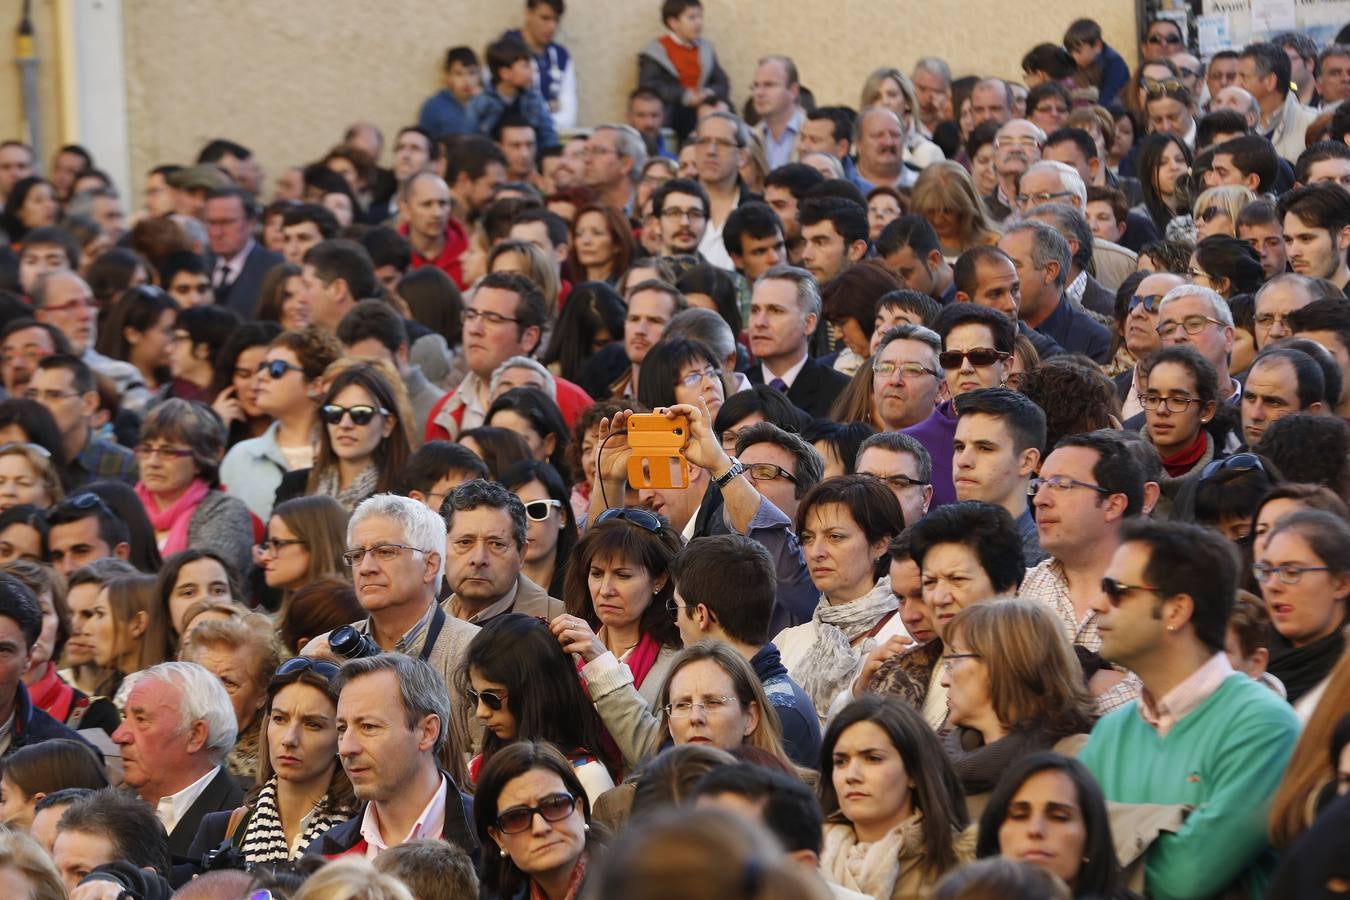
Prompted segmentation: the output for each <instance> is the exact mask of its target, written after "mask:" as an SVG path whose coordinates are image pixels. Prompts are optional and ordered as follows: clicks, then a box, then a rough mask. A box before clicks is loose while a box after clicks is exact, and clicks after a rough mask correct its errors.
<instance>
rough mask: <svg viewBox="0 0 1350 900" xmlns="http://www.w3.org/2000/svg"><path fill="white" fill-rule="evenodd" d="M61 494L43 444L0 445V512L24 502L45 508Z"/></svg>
mask: <svg viewBox="0 0 1350 900" xmlns="http://www.w3.org/2000/svg"><path fill="white" fill-rule="evenodd" d="M65 496H66V493H65V491H64V490H62V488H61V477H60V476H59V475H58V474H57V473H56V466H55V465H53V464H52V455H51V453H50V452H49V451H48V450H47V448H45V447H41V446H39V445H37V444H31V443H28V444H19V443H11V444H3V445H0V512H3V511H4V510H7V509H9V508H10V507H13V506H18V505H20V504H24V503H26V504H28V505H29V506H36V507H37V508H38V509H47V508H48V507H50V506H52V505H54V504H56V503H59V502H61V500H63V499H64V498H65Z"/></svg>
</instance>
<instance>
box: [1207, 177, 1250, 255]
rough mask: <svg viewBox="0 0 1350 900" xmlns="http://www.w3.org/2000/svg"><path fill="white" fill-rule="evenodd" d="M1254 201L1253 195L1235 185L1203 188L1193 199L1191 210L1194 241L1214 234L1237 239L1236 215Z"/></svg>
mask: <svg viewBox="0 0 1350 900" xmlns="http://www.w3.org/2000/svg"><path fill="white" fill-rule="evenodd" d="M1255 200H1256V195H1255V194H1253V193H1252V192H1251V191H1249V190H1247V189H1246V188H1245V187H1242V186H1241V185H1237V184H1221V185H1218V186H1217V187H1211V188H1205V189H1204V190H1203V191H1201V192H1200V196H1199V197H1196V198H1195V206H1194V207H1193V208H1192V214H1193V215H1194V217H1195V239H1196V240H1197V241H1201V240H1204V239H1205V238H1207V237H1209V236H1211V235H1215V234H1226V235H1228V236H1229V237H1237V220H1238V214H1239V213H1241V212H1242V207H1244V206H1246V205H1247V204H1248V203H1253V202H1255Z"/></svg>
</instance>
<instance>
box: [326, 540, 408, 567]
mask: <svg viewBox="0 0 1350 900" xmlns="http://www.w3.org/2000/svg"><path fill="white" fill-rule="evenodd" d="M404 550H407V551H408V552H410V553H426V552H427V551H426V550H419V549H417V548H416V547H409V546H408V545H407V544H376V545H375V546H374V547H367V548H366V549H364V550H347V551H345V552H344V553H343V554H342V561H343V562H345V563H346V564H347V565H349V566H353V567H355V566H359V565H361V563H362V562H363V561H364V560H365V558H366V554H367V553H369V554H371V555H372V556H374V557H375V561H376V562H382V563H387V562H393V561H394V560H396V559H398V558H399V556H400V554H402V553H403V551H404Z"/></svg>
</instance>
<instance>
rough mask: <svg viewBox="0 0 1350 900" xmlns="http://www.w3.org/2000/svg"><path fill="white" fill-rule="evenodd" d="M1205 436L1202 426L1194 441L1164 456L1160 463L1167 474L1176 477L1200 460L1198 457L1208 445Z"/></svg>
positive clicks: (1183, 473)
mask: <svg viewBox="0 0 1350 900" xmlns="http://www.w3.org/2000/svg"><path fill="white" fill-rule="evenodd" d="M1206 438H1207V435H1206V434H1205V430H1204V429H1203V428H1202V429H1200V433H1199V434H1197V435H1196V436H1195V441H1194V443H1192V444H1191V445H1190V446H1189V447H1187V448H1186V449H1185V450H1182V451H1181V452H1179V453H1177V454H1176V455H1174V456H1164V457H1163V461H1162V464H1163V468H1164V469H1166V470H1167V474H1168V475H1171V476H1172V477H1173V478H1178V477H1180V476H1182V475H1185V474H1186V473H1187V472H1189V471H1190V470H1191V467H1192V466H1194V465H1195V464H1196V463H1198V462H1199V461H1200V457H1202V456H1204V455H1205V450H1206V448H1208V446H1209V442H1208V441H1207V439H1206Z"/></svg>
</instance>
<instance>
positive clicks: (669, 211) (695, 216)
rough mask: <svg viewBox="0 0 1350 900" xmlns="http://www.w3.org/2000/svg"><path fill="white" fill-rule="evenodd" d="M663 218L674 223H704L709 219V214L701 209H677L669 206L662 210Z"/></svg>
mask: <svg viewBox="0 0 1350 900" xmlns="http://www.w3.org/2000/svg"><path fill="white" fill-rule="evenodd" d="M661 218H663V219H670V220H671V221H672V222H677V221H683V220H685V219H688V220H689V221H690V222H702V221H703V220H704V219H706V218H708V214H707V213H705V212H704V211H703V210H701V209H676V208H675V207H673V206H667V207H666V208H664V209H662V210H661Z"/></svg>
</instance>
